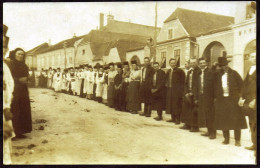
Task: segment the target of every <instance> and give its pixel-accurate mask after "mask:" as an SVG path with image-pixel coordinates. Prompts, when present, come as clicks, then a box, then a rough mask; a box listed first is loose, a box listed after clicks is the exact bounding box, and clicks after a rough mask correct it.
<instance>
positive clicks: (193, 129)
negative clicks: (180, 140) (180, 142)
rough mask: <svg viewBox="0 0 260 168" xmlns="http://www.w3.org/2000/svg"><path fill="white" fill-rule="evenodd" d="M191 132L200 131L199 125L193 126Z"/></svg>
mask: <svg viewBox="0 0 260 168" xmlns="http://www.w3.org/2000/svg"><path fill="white" fill-rule="evenodd" d="M190 132H199V128H198V127H191V129H190Z"/></svg>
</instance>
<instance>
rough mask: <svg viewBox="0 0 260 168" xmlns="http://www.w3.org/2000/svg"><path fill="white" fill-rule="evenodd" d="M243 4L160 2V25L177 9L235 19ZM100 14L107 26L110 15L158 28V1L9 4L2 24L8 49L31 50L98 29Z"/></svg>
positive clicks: (5, 5) (116, 18) (233, 2)
mask: <svg viewBox="0 0 260 168" xmlns="http://www.w3.org/2000/svg"><path fill="white" fill-rule="evenodd" d="M240 4H241V1H240V2H236V1H231V2H228V1H223V2H221V1H217V2H214V1H198V2H195V1H190V2H189V1H183V2H180V1H178V2H176V1H175V2H169V1H168V2H162V1H160V2H158V3H157V11H158V14H157V15H158V19H157V26H158V27H162V25H163V21H164V20H166V19H167V17H169V16H170V15H171V14H172V13H173V12H174V10H175V9H176V8H177V7H179V8H186V9H191V10H197V11H203V12H210V13H216V14H221V15H226V16H233V17H234V16H235V12H236V9H237V6H239V5H240ZM100 13H104V15H105V19H104V20H105V22H104V25H106V16H107V14H109V13H111V14H112V15H114V19H115V20H119V21H126V22H128V21H130V22H132V23H138V24H144V25H149V26H154V25H155V2H73V3H72V2H67V3H65V2H62V3H61V2H54V3H46V2H37V3H10V2H9V3H4V4H3V23H4V24H5V25H7V26H8V27H9V29H8V32H7V35H8V36H9V37H10V41H9V50H13V49H15V48H17V47H21V48H23V49H24V50H25V51H28V50H30V49H32V48H34V47H36V46H38V45H40V44H42V43H44V42H49V39H50V40H51V44H52V45H53V44H56V43H58V42H60V41H62V40H65V39H68V38H71V37H73V35H74V33H75V34H76V36H79V35H85V34H88V33H89V32H90V31H91V30H92V29H96V28H97V26H99V14H100ZM198 24H199V23H198Z"/></svg>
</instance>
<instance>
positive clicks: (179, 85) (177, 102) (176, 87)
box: [166, 58, 185, 124]
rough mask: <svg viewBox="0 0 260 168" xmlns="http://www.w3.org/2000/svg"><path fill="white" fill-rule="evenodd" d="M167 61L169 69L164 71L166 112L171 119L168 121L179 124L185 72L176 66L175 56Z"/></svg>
mask: <svg viewBox="0 0 260 168" xmlns="http://www.w3.org/2000/svg"><path fill="white" fill-rule="evenodd" d="M169 63H170V66H171V69H170V70H169V71H167V73H166V87H167V94H166V113H169V114H171V120H168V122H175V124H180V114H181V110H182V100H183V91H184V82H185V73H184V71H183V70H182V69H180V68H178V67H177V66H176V60H175V58H171V59H170V61H169Z"/></svg>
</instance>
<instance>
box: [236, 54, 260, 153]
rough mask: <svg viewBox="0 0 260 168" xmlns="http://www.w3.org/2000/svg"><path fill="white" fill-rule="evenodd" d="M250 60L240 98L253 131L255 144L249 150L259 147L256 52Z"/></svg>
mask: <svg viewBox="0 0 260 168" xmlns="http://www.w3.org/2000/svg"><path fill="white" fill-rule="evenodd" d="M249 61H250V62H251V63H252V66H251V68H250V70H249V71H248V73H247V74H246V77H245V79H244V84H243V89H242V95H241V97H240V99H239V102H238V105H239V106H240V107H242V109H243V111H244V112H245V113H246V115H247V116H248V118H249V126H250V131H251V140H252V143H253V145H252V146H250V147H246V149H248V150H255V151H256V149H257V131H256V129H257V125H256V121H257V117H256V114H257V111H256V53H251V54H250V56H249Z"/></svg>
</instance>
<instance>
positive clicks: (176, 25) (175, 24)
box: [157, 19, 187, 42]
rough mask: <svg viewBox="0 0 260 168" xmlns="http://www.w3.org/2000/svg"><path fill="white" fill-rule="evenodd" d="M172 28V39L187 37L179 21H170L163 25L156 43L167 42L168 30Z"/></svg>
mask: <svg viewBox="0 0 260 168" xmlns="http://www.w3.org/2000/svg"><path fill="white" fill-rule="evenodd" d="M170 28H173V39H176V38H180V37H184V36H187V34H186V32H185V30H184V28H183V26H182V25H181V23H180V22H179V20H178V19H177V20H172V21H170V22H167V23H164V24H163V27H162V29H161V31H160V33H159V35H158V37H157V42H161V41H165V40H169V39H168V29H170Z"/></svg>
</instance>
